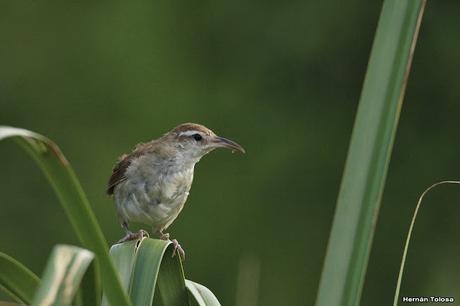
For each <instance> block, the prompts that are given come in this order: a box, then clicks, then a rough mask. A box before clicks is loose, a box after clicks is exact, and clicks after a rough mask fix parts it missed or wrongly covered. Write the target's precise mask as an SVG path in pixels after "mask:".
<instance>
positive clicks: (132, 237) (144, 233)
mask: <svg viewBox="0 0 460 306" xmlns="http://www.w3.org/2000/svg"><path fill="white" fill-rule="evenodd" d="M144 237H149V233H147V231H145V230H143V229H141V230H139V231H138V232H136V233H133V232H128V233H126V236H125V237H123V238H121V239H120V240H118V241H117V243H123V242H126V241H131V240H139V239H142V238H144Z"/></svg>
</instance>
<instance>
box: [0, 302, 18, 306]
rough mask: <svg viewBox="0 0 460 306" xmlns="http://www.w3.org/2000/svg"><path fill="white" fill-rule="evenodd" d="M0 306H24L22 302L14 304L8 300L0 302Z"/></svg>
mask: <svg viewBox="0 0 460 306" xmlns="http://www.w3.org/2000/svg"><path fill="white" fill-rule="evenodd" d="M0 306H24V304H16V303H9V302H0Z"/></svg>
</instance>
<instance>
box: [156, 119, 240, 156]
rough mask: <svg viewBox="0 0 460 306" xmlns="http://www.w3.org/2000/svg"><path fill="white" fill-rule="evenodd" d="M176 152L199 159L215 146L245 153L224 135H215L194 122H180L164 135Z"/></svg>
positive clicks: (215, 147)
mask: <svg viewBox="0 0 460 306" xmlns="http://www.w3.org/2000/svg"><path fill="white" fill-rule="evenodd" d="M164 137H166V138H167V139H168V141H169V142H170V144H172V145H173V146H174V148H175V150H177V153H178V154H180V155H182V156H183V157H185V158H187V157H188V158H191V159H197V160H199V159H200V158H201V157H202V156H204V155H206V154H207V153H209V152H211V151H212V150H214V149H217V148H226V149H230V150H232V151H238V152H241V153H245V150H244V149H243V147H242V146H240V145H239V144H237V143H236V142H234V141H232V140H229V139H227V138H224V137H220V136H217V135H216V134H215V133H214V132H213V131H211V130H210V129H208V128H207V127H205V126H203V125H200V124H196V123H184V124H181V125H179V126H177V127H175V128H174V129H172V130H171V131H170V132H168V133H167V134H165V136H164Z"/></svg>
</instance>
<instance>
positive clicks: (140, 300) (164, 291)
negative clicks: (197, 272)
mask: <svg viewBox="0 0 460 306" xmlns="http://www.w3.org/2000/svg"><path fill="white" fill-rule="evenodd" d="M171 248H172V243H171V242H169V241H163V240H158V239H147V238H146V239H143V240H142V242H141V243H140V245H139V248H138V251H137V258H136V261H135V265H134V274H133V278H132V283H131V288H130V296H131V300H132V302H133V304H134V305H136V306H150V305H152V303H153V305H177V306H180V305H184V306H188V305H189V304H188V296H187V292H186V290H185V282H184V274H183V271H182V266H181V263H180V259H179V258H178V256H175V257H174V258H173V257H172V249H171ZM157 284H158V291H156V290H155V289H156V285H157ZM156 292H158V294H159V296H157V297H155V302H154V294H155V293H156ZM157 303H158V304H157Z"/></svg>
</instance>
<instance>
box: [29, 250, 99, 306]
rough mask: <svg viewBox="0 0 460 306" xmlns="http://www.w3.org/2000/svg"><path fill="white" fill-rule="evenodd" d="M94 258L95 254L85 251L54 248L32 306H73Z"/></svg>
mask: <svg viewBox="0 0 460 306" xmlns="http://www.w3.org/2000/svg"><path fill="white" fill-rule="evenodd" d="M93 258H94V254H93V253H92V252H90V251H88V250H85V249H81V248H77V247H74V246H67V245H58V246H56V247H54V248H53V252H52V253H51V256H50V258H49V259H48V263H47V265H46V268H45V272H44V274H43V278H42V282H41V284H40V286H39V287H38V289H37V292H36V293H35V296H34V299H33V302H32V306H39V305H50V306H51V305H56V306H58V305H59V306H67V305H71V304H72V300H73V298H74V296H75V294H76V293H77V291H78V288H79V286H80V282H81V280H82V278H83V275H84V274H85V272H86V270H87V269H88V267H89V265H90V263H91V261H92V260H93Z"/></svg>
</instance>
